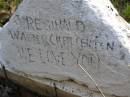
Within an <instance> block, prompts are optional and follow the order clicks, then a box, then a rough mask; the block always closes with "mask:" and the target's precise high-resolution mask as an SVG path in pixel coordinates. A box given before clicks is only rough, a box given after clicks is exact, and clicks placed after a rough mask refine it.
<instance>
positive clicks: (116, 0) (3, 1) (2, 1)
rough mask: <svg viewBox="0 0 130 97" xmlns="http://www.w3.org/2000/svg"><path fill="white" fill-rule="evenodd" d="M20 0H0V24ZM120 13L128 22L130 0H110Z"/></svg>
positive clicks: (7, 17) (3, 22)
mask: <svg viewBox="0 0 130 97" xmlns="http://www.w3.org/2000/svg"><path fill="white" fill-rule="evenodd" d="M21 1H22V0H0V26H2V25H4V24H5V23H6V22H7V21H8V19H9V18H10V16H11V15H12V14H13V13H14V11H15V10H16V8H17V6H18V4H19V3H20V2H21ZM111 2H112V3H113V4H114V6H115V7H116V8H117V10H118V11H119V13H120V15H121V16H122V17H124V18H125V19H126V20H127V21H128V22H130V0H111Z"/></svg>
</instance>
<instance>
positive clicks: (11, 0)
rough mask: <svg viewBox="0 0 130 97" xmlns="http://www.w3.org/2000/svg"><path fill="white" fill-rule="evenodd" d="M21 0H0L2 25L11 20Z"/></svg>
mask: <svg viewBox="0 0 130 97" xmlns="http://www.w3.org/2000/svg"><path fill="white" fill-rule="evenodd" d="M20 1H21V0H0V26H2V25H4V24H5V23H6V22H7V21H8V20H9V18H10V16H11V15H12V14H13V13H14V11H15V10H16V8H17V6H18V4H19V3H20Z"/></svg>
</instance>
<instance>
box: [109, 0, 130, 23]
mask: <svg viewBox="0 0 130 97" xmlns="http://www.w3.org/2000/svg"><path fill="white" fill-rule="evenodd" d="M111 2H112V3H113V5H114V6H115V7H116V8H117V10H118V12H119V13H120V15H121V16H122V17H124V18H125V19H126V20H127V21H128V22H130V0H111Z"/></svg>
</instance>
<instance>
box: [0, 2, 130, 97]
mask: <svg viewBox="0 0 130 97" xmlns="http://www.w3.org/2000/svg"><path fill="white" fill-rule="evenodd" d="M128 33H130V27H129V26H128V23H127V22H126V21H124V19H122V18H121V17H120V16H119V14H118V12H117V11H116V10H115V8H114V7H113V6H112V4H111V3H110V1H109V0H24V1H23V2H22V4H21V5H20V6H19V8H18V10H17V11H16V13H15V14H14V15H13V16H12V18H11V19H10V21H9V23H8V25H7V26H6V27H5V28H3V29H2V32H1V35H0V41H1V47H0V57H1V58H0V59H1V61H2V62H3V63H4V64H5V66H6V68H7V69H8V70H10V71H12V72H14V73H17V74H19V75H27V77H29V78H31V79H33V80H36V81H37V82H41V83H45V84H48V85H50V86H51V85H52V83H53V82H55V83H56V84H57V87H58V88H59V89H61V90H64V91H67V92H69V93H72V94H76V95H79V96H81V97H101V95H100V93H99V91H98V89H97V88H96V85H95V84H94V82H93V81H92V80H91V78H90V76H89V75H87V74H86V73H85V72H84V71H83V70H82V69H81V68H80V66H79V64H80V65H81V66H82V67H83V68H84V69H85V70H86V71H87V72H88V73H89V74H90V75H91V77H92V78H93V79H94V80H95V81H96V83H97V84H98V87H99V88H100V89H101V90H102V91H103V93H104V94H105V95H109V96H107V97H110V95H116V96H123V97H124V96H128V97H130V67H129V66H128V65H130V42H129V39H128V37H127V34H128ZM45 79H50V80H45Z"/></svg>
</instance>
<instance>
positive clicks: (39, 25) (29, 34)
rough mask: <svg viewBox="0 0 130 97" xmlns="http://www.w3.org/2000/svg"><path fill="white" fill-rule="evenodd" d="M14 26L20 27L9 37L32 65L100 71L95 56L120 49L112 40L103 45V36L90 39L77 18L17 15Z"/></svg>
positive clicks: (9, 33) (20, 55)
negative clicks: (78, 65) (98, 53)
mask: <svg viewBox="0 0 130 97" xmlns="http://www.w3.org/2000/svg"><path fill="white" fill-rule="evenodd" d="M13 23H14V24H15V25H17V26H18V27H17V28H16V29H8V35H9V37H10V39H11V41H13V45H14V49H16V53H18V55H19V58H20V59H21V60H24V61H26V62H28V63H37V62H40V64H54V65H57V64H59V65H62V66H66V65H69V64H83V65H84V66H86V65H88V66H93V67H94V68H97V65H98V64H99V58H98V56H97V54H96V53H93V52H96V51H102V50H106V51H115V50H116V48H117V46H118V45H117V44H116V42H115V41H112V40H110V41H109V40H108V41H101V40H100V38H99V37H100V36H87V34H86V33H87V29H86V28H87V27H86V25H85V22H83V21H82V20H80V19H76V18H54V17H52V18H45V19H42V18H34V17H29V16H19V15H16V16H15V17H14V19H13ZM77 33H78V34H77ZM84 35H85V36H84ZM23 44H26V46H25V45H23Z"/></svg>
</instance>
